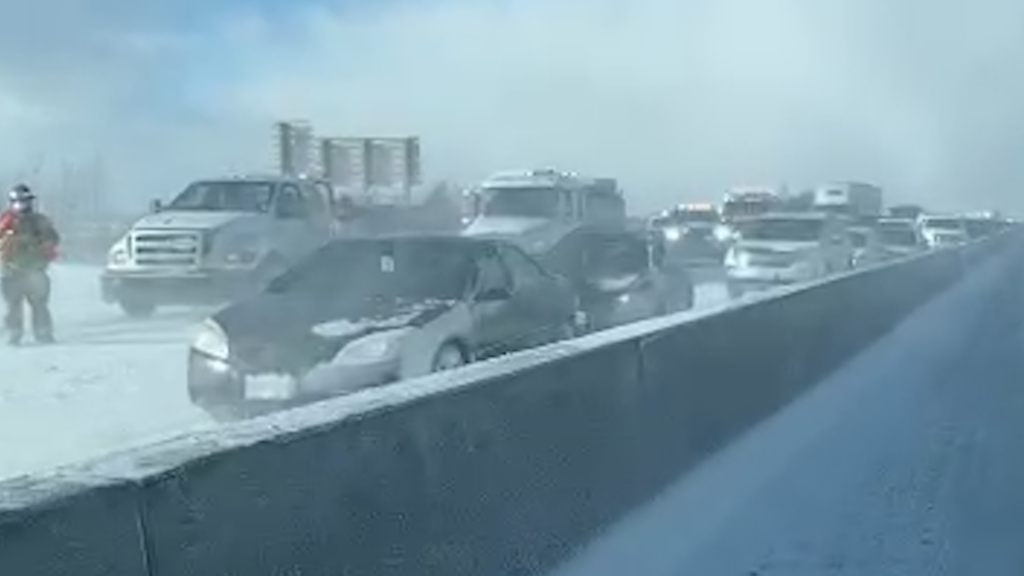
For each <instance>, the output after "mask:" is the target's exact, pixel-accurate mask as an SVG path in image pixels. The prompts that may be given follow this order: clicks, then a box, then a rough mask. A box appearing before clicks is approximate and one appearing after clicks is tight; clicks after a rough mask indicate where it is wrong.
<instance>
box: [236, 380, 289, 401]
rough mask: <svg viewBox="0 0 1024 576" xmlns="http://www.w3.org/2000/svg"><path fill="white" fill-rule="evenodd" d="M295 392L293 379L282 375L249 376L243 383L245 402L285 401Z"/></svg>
mask: <svg viewBox="0 0 1024 576" xmlns="http://www.w3.org/2000/svg"><path fill="white" fill-rule="evenodd" d="M297 391H298V386H297V384H296V382H295V379H294V378H292V377H291V376H284V375H282V374H272V375H264V376H249V377H248V378H247V379H246V381H245V397H246V399H247V400H287V399H289V398H293V397H294V396H295V394H296V392H297Z"/></svg>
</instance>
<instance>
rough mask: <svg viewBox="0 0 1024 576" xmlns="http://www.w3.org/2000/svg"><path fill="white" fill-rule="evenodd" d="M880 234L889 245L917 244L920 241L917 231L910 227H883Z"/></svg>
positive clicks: (884, 242) (883, 241)
mask: <svg viewBox="0 0 1024 576" xmlns="http://www.w3.org/2000/svg"><path fill="white" fill-rule="evenodd" d="M878 234H879V236H880V238H881V240H882V243H883V244H886V245H888V246H916V245H917V243H918V239H917V232H914V230H913V229H910V228H902V227H901V228H882V229H881V230H879V233H878Z"/></svg>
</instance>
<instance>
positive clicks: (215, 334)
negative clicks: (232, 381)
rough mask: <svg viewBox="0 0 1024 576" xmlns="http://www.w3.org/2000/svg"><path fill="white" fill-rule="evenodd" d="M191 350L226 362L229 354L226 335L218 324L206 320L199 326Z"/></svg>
mask: <svg viewBox="0 0 1024 576" xmlns="http://www.w3.org/2000/svg"><path fill="white" fill-rule="evenodd" d="M192 349H193V350H195V351H196V352H199V353H201V354H204V355H206V356H209V357H211V358H216V359H218V360H227V359H228V357H229V355H230V352H231V350H230V347H229V346H228V337H227V334H225V333H224V329H223V328H221V327H220V324H217V322H215V321H213V320H206V321H204V322H203V323H202V324H201V325H200V326H199V332H198V333H197V334H196V338H195V340H194V341H193V342H192Z"/></svg>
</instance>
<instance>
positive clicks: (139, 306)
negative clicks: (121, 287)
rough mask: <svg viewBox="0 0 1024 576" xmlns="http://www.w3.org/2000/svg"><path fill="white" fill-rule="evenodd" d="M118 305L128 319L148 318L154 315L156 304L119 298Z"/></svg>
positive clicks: (142, 300) (141, 299) (139, 299)
mask: <svg viewBox="0 0 1024 576" xmlns="http://www.w3.org/2000/svg"><path fill="white" fill-rule="evenodd" d="M118 305H119V306H120V307H121V310H122V311H124V313H125V314H126V315H127V316H128V317H129V318H149V317H150V316H152V315H153V314H155V313H156V304H155V303H154V302H152V301H149V300H145V299H143V298H121V299H120V300H119V301H118Z"/></svg>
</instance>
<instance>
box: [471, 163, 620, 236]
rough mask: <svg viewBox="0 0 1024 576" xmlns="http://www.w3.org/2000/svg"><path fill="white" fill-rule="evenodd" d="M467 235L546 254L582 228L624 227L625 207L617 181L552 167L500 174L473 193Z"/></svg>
mask: <svg viewBox="0 0 1024 576" xmlns="http://www.w3.org/2000/svg"><path fill="white" fill-rule="evenodd" d="M470 197H471V198H472V200H471V203H472V205H473V206H474V214H473V216H472V218H471V219H470V222H469V224H468V225H467V226H466V228H465V229H464V230H463V232H462V233H463V235H466V236H485V237H494V238H500V239H504V240H509V241H512V242H515V243H517V244H519V245H520V247H521V248H523V249H524V250H526V251H527V252H529V253H531V254H534V255H543V254H544V253H546V252H548V251H549V250H550V249H551V248H552V247H554V246H555V245H556V244H558V243H559V242H560V241H561V240H562V239H563V238H565V237H566V236H568V235H570V234H571V233H572V232H573V231H575V230H576V229H579V228H581V227H589V228H611V229H619V230H622V229H625V226H626V207H625V201H624V200H623V198H622V193H621V191H620V190H619V188H618V183H617V181H616V180H615V179H613V178H590V177H584V176H580V175H578V174H576V173H573V172H563V171H559V170H554V169H538V170H526V171H511V172H499V173H497V174H494V175H492V176H491V177H489V178H488V179H486V180H484V181H483V182H482V183H480V185H479V186H478V187H476V188H475V189H474V190H473V192H472V193H471V194H470Z"/></svg>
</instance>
